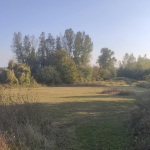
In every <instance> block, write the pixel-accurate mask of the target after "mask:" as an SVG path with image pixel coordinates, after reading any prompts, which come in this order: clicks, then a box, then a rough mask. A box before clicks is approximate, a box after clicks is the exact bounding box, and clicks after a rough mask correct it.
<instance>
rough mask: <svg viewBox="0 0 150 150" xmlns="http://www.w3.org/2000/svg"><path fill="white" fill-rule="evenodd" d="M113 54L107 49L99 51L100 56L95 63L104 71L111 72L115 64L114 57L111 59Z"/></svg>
mask: <svg viewBox="0 0 150 150" xmlns="http://www.w3.org/2000/svg"><path fill="white" fill-rule="evenodd" d="M114 54H115V53H114V52H113V51H111V50H110V49H108V48H102V49H101V55H100V56H99V57H98V60H97V62H98V63H99V66H100V67H101V68H103V69H105V70H111V68H114V65H115V62H116V61H117V60H116V58H115V57H113V55H114Z"/></svg>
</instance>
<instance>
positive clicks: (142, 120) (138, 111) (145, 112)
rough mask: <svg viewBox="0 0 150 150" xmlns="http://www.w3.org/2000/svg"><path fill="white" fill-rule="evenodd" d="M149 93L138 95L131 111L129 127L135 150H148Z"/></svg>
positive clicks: (149, 137)
mask: <svg viewBox="0 0 150 150" xmlns="http://www.w3.org/2000/svg"><path fill="white" fill-rule="evenodd" d="M149 108H150V93H149V92H148V93H144V94H141V95H138V96H137V98H136V107H135V108H134V109H133V110H132V113H131V120H130V127H131V133H132V135H133V136H134V138H135V140H134V143H133V144H134V145H135V149H136V150H149V149H150V110H149Z"/></svg>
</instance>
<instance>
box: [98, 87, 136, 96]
mask: <svg viewBox="0 0 150 150" xmlns="http://www.w3.org/2000/svg"><path fill="white" fill-rule="evenodd" d="M101 93H102V94H111V95H120V96H129V95H132V96H133V95H135V90H132V89H130V90H127V89H117V88H111V89H106V90H104V91H102V92H101Z"/></svg>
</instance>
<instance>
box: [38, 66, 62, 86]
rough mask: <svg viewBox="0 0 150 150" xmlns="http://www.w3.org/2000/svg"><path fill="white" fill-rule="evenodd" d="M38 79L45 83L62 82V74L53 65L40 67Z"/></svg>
mask: <svg viewBox="0 0 150 150" xmlns="http://www.w3.org/2000/svg"><path fill="white" fill-rule="evenodd" d="M35 76H36V79H37V81H38V82H40V83H44V84H60V83H61V78H60V74H59V73H58V72H57V71H56V69H55V68H54V67H52V66H49V67H43V68H39V69H38V70H37V72H36V75H35Z"/></svg>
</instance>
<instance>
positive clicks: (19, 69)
mask: <svg viewBox="0 0 150 150" xmlns="http://www.w3.org/2000/svg"><path fill="white" fill-rule="evenodd" d="M13 69H14V72H15V76H16V77H17V79H18V81H19V83H20V84H26V83H30V77H31V71H30V67H28V66H27V65H25V64H21V63H16V64H15V65H14V67H13Z"/></svg>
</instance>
